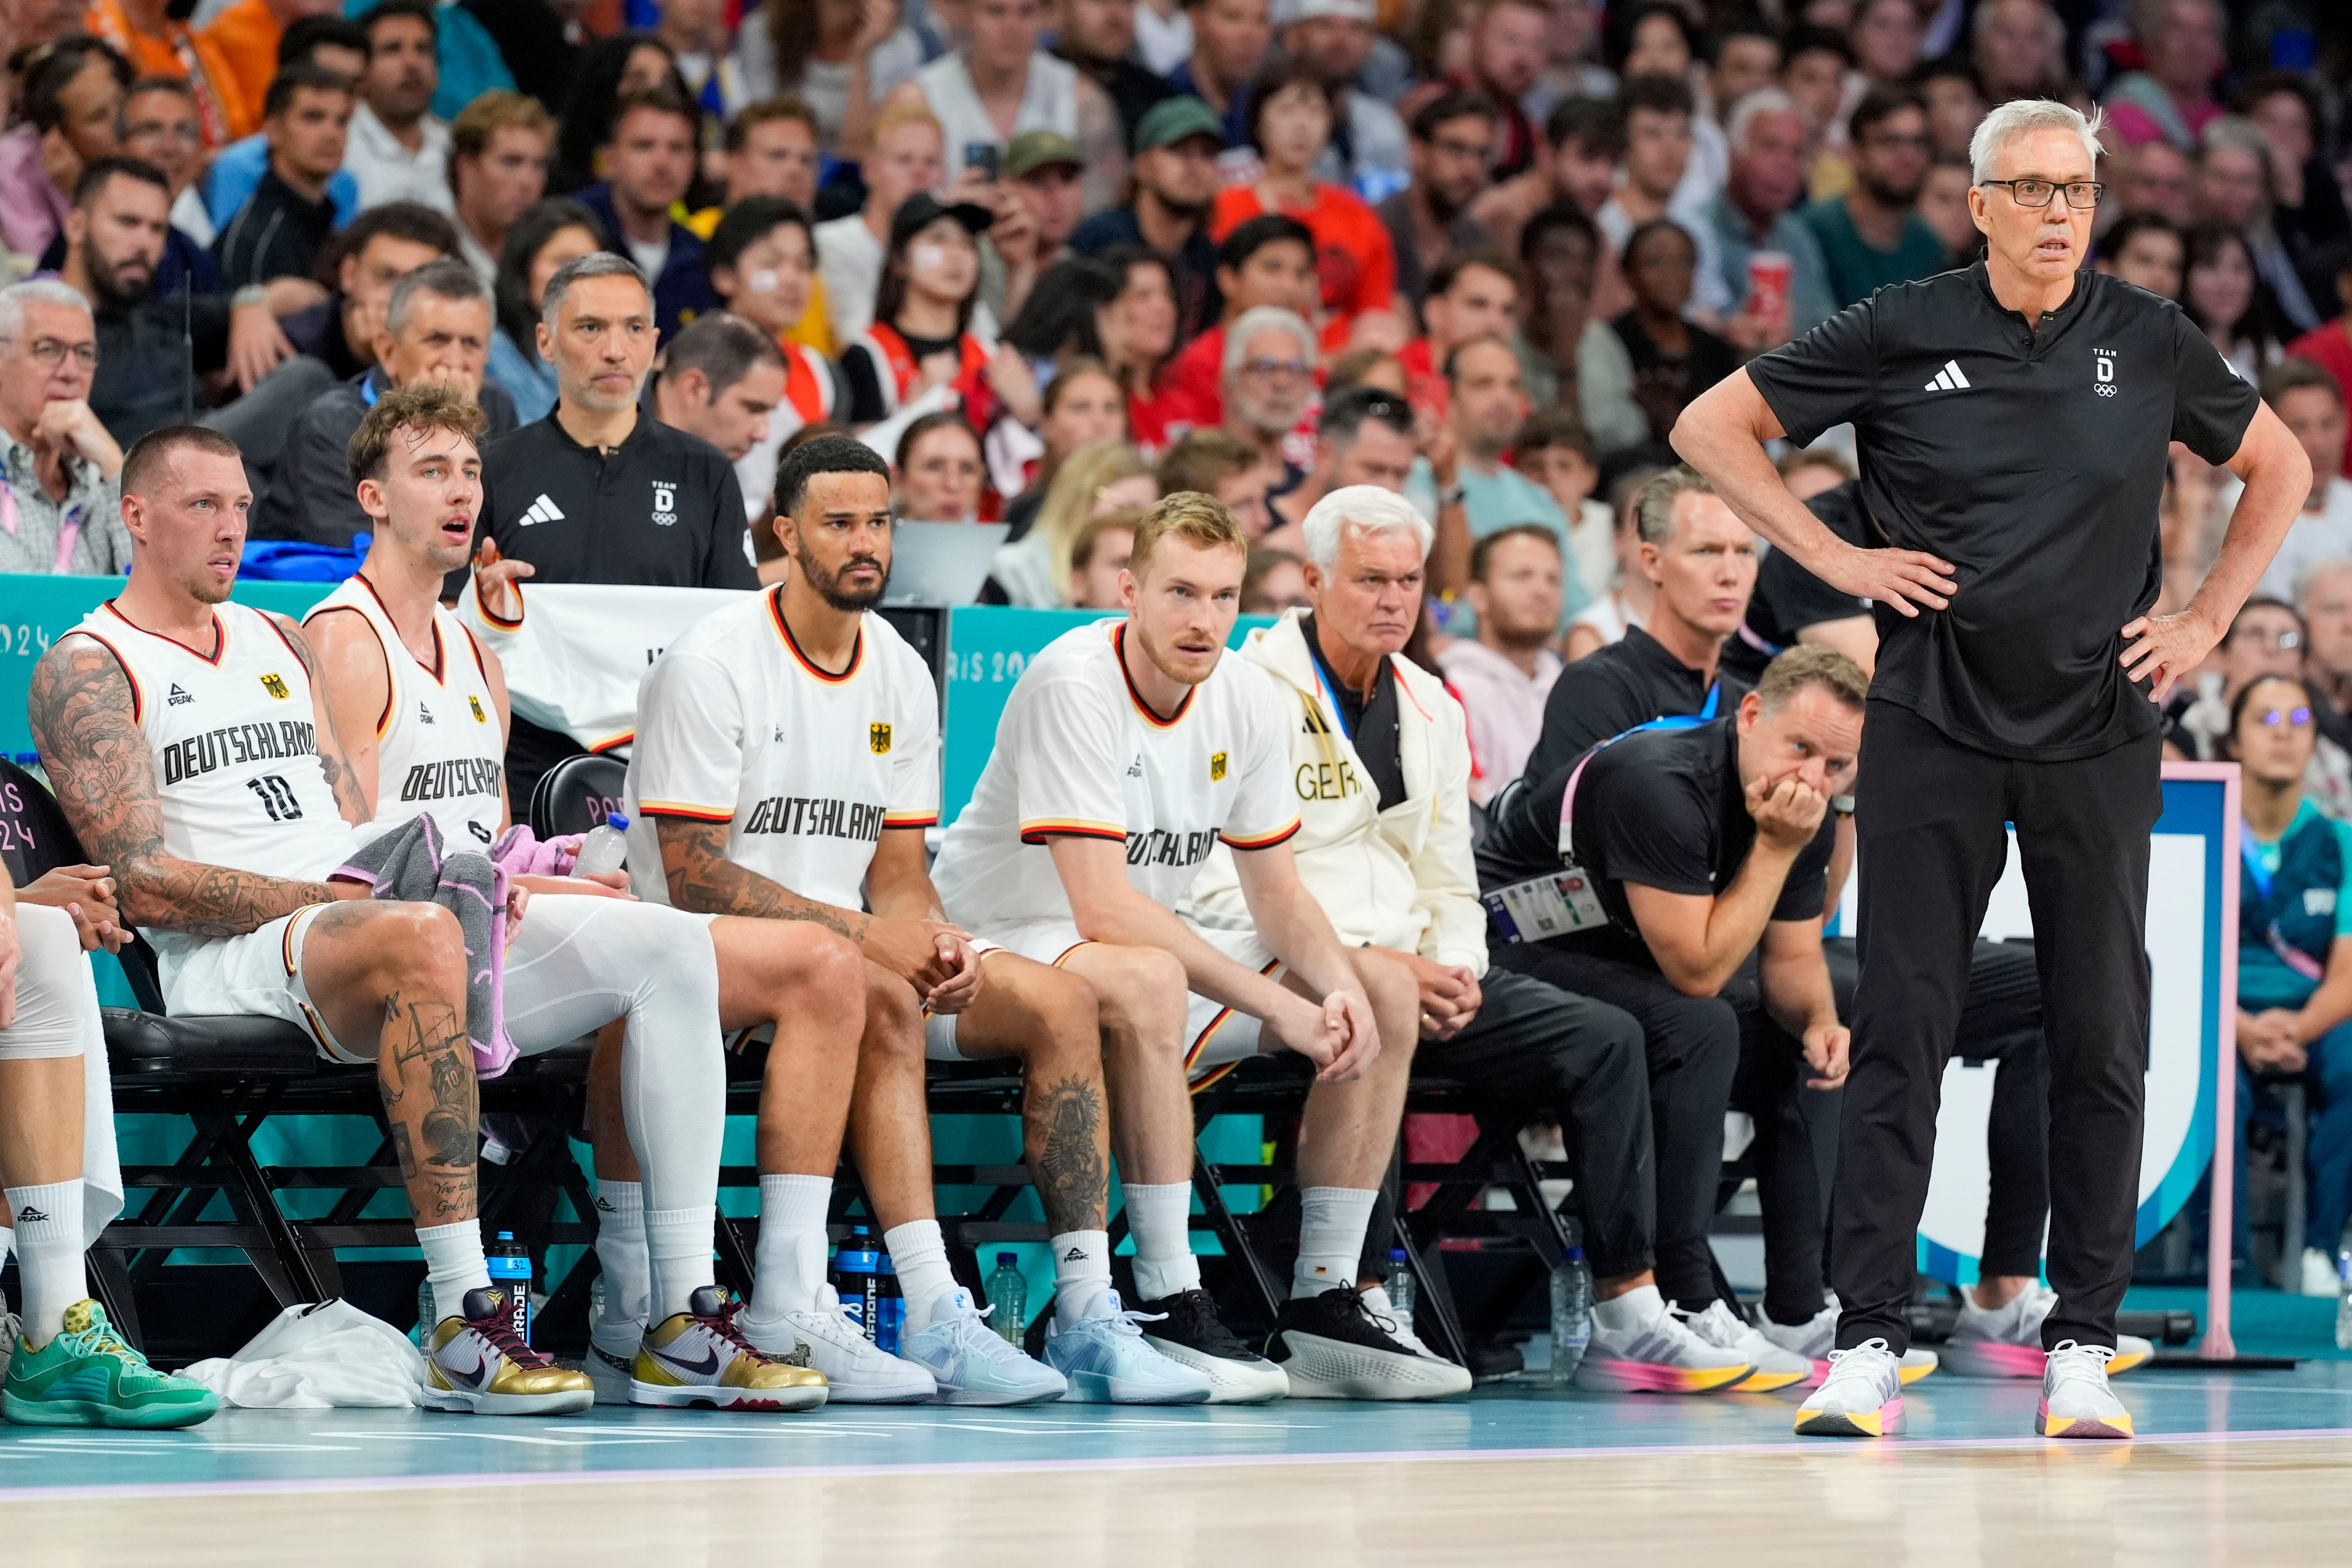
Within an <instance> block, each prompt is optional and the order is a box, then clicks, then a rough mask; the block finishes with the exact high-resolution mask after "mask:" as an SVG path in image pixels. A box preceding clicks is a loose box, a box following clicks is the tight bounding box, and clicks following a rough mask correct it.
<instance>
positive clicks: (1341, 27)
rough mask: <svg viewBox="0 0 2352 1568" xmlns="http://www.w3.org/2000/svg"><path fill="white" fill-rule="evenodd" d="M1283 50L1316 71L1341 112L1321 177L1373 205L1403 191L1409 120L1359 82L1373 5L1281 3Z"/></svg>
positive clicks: (1323, 0)
mask: <svg viewBox="0 0 2352 1568" xmlns="http://www.w3.org/2000/svg"><path fill="white" fill-rule="evenodd" d="M1275 16H1276V19H1277V20H1279V21H1280V22H1281V23H1282V52H1283V53H1284V54H1286V55H1287V56H1289V57H1290V58H1292V59H1294V60H1297V61H1298V62H1299V63H1300V64H1301V65H1304V66H1305V67H1307V69H1309V70H1311V71H1313V72H1314V73H1315V75H1316V76H1317V77H1318V79H1321V81H1322V83H1323V86H1324V89H1325V90H1326V91H1328V92H1329V93H1330V94H1331V100H1332V102H1333V104H1334V105H1335V106H1336V107H1337V108H1338V110H1339V112H1338V113H1337V114H1336V115H1335V116H1334V117H1333V119H1332V123H1331V140H1330V141H1329V142H1328V143H1327V144H1326V145H1325V147H1324V149H1323V156H1322V158H1321V159H1319V160H1318V162H1317V163H1316V165H1315V177H1316V178H1317V179H1318V180H1328V181H1329V182H1330V183H1331V184H1335V185H1346V186H1349V188H1351V189H1353V190H1355V191H1357V192H1358V193H1359V194H1360V195H1363V197H1364V199H1365V200H1367V201H1379V200H1381V199H1383V198H1384V197H1386V196H1388V195H1391V193H1393V192H1396V191H1401V190H1402V189H1404V187H1405V184H1406V183H1407V182H1408V181H1410V180H1411V179H1412V167H1411V161H1410V159H1409V158H1408V156H1407V154H1406V150H1405V131H1404V121H1402V120H1401V119H1399V118H1398V117H1397V111H1396V110H1393V109H1391V108H1390V107H1389V106H1388V105H1387V104H1385V103H1382V102H1381V100H1379V99H1377V98H1375V97H1373V96H1372V95H1371V94H1370V93H1369V92H1366V91H1365V90H1364V89H1362V88H1361V87H1360V85H1358V82H1357V77H1358V74H1359V73H1360V72H1361V71H1362V70H1363V68H1364V63H1365V62H1366V61H1367V60H1369V59H1370V58H1371V56H1372V40H1373V38H1374V37H1377V36H1378V35H1377V34H1376V33H1375V31H1374V29H1373V23H1374V21H1375V20H1376V17H1375V15H1374V7H1373V5H1372V0H1277V4H1276V6H1275Z"/></svg>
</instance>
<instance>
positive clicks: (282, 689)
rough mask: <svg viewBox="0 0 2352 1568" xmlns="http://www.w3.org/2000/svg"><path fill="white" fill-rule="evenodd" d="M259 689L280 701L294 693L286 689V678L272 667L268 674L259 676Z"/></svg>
mask: <svg viewBox="0 0 2352 1568" xmlns="http://www.w3.org/2000/svg"><path fill="white" fill-rule="evenodd" d="M261 689H263V690H264V691H267V692H268V693H269V695H271V696H272V697H275V698H276V699H278V700H279V701H280V702H283V701H285V700H287V699H288V698H289V697H291V696H293V695H294V694H293V693H292V692H291V691H289V690H287V689H286V678H285V677H284V676H282V675H280V674H278V672H277V671H276V670H274V669H273V670H271V671H270V672H269V673H268V675H265V676H263V677H262V678H261Z"/></svg>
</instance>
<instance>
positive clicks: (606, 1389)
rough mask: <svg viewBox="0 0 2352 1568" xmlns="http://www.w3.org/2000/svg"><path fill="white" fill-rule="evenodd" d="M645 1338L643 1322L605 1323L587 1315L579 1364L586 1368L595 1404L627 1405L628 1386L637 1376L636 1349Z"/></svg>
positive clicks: (593, 1315)
mask: <svg viewBox="0 0 2352 1568" xmlns="http://www.w3.org/2000/svg"><path fill="white" fill-rule="evenodd" d="M645 1337H646V1326H645V1325H644V1324H643V1323H635V1322H622V1323H607V1322H605V1321H604V1319H602V1318H601V1317H598V1316H597V1315H596V1314H595V1313H593V1312H591V1313H590V1314H589V1316H588V1359H587V1361H586V1362H584V1363H583V1365H584V1366H585V1367H586V1368H587V1369H588V1383H589V1386H590V1387H592V1388H593V1389H594V1390H595V1391H596V1403H597V1404H599V1405H627V1404H629V1403H631V1401H630V1399H629V1384H630V1383H631V1381H632V1380H634V1379H635V1377H636V1375H637V1347H638V1346H639V1344H641V1343H642V1342H644V1340H645Z"/></svg>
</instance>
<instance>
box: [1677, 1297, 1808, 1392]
mask: <svg viewBox="0 0 2352 1568" xmlns="http://www.w3.org/2000/svg"><path fill="white" fill-rule="evenodd" d="M1689 1321H1690V1331H1691V1332H1692V1333H1694V1334H1696V1335H1697V1336H1698V1337H1699V1338H1700V1339H1702V1340H1705V1341H1706V1342H1707V1343H1708V1344H1711V1345H1713V1346H1714V1347H1715V1348H1716V1349H1717V1350H1723V1351H1731V1352H1736V1353H1737V1354H1738V1356H1739V1357H1740V1359H1741V1360H1743V1361H1746V1362H1747V1363H1749V1364H1750V1365H1751V1366H1753V1367H1754V1368H1755V1369H1756V1370H1755V1371H1753V1372H1751V1373H1748V1375H1747V1376H1746V1377H1743V1378H1741V1379H1740V1380H1739V1382H1738V1384H1736V1385H1735V1386H1737V1387H1738V1390H1739V1392H1740V1393H1742V1394H1769V1393H1771V1392H1772V1391H1773V1390H1774V1389H1776V1388H1786V1387H1788V1386H1789V1385H1790V1384H1796V1383H1810V1382H1811V1381H1812V1376H1813V1363H1811V1361H1809V1360H1807V1359H1806V1358H1805V1357H1803V1356H1801V1355H1795V1354H1792V1353H1790V1352H1788V1351H1784V1350H1782V1349H1781V1348H1780V1346H1779V1345H1776V1344H1774V1343H1773V1342H1771V1341H1770V1340H1768V1339H1766V1338H1765V1337H1764V1336H1763V1335H1762V1334H1761V1333H1759V1332H1758V1331H1757V1328H1756V1325H1755V1324H1753V1323H1751V1322H1749V1321H1748V1320H1747V1319H1746V1318H1744V1317H1742V1316H1741V1315H1740V1314H1739V1313H1738V1312H1735V1311H1733V1310H1731V1304H1730V1303H1729V1302H1727V1301H1725V1300H1722V1299H1721V1298H1720V1297H1718V1298H1717V1299H1716V1300H1713V1301H1710V1302H1708V1303H1707V1306H1706V1311H1704V1312H1701V1313H1699V1314H1698V1315H1697V1316H1696V1317H1694V1318H1692V1319H1690V1320H1689Z"/></svg>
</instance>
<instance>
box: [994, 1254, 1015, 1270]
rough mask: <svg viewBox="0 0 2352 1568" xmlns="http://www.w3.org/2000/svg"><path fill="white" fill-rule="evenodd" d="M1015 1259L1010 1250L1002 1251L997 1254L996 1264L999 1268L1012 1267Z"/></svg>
mask: <svg viewBox="0 0 2352 1568" xmlns="http://www.w3.org/2000/svg"><path fill="white" fill-rule="evenodd" d="M1015 1261H1016V1260H1015V1258H1013V1254H1011V1253H1009V1252H1000V1253H998V1254H997V1255H996V1266H997V1267H998V1268H1012V1267H1013V1264H1014V1262H1015Z"/></svg>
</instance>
